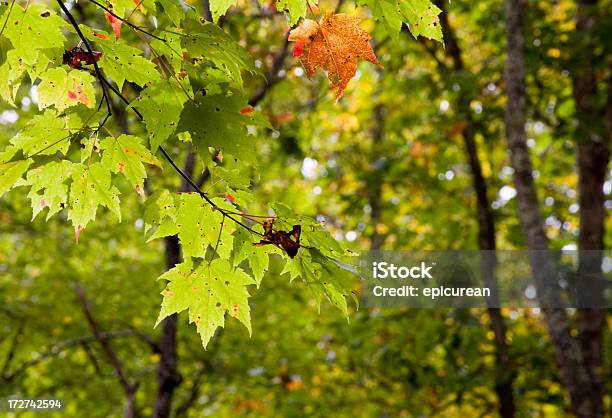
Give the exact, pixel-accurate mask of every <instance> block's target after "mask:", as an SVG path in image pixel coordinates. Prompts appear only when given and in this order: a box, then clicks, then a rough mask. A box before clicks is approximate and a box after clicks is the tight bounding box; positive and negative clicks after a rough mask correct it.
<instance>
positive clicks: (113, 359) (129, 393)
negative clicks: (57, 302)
mask: <svg viewBox="0 0 612 418" xmlns="http://www.w3.org/2000/svg"><path fill="white" fill-rule="evenodd" d="M75 290H76V294H77V299H78V301H79V303H80V305H81V308H82V309H83V313H84V314H85V318H86V319H87V322H88V323H89V328H90V329H91V331H92V333H93V335H94V337H95V339H96V341H98V342H99V343H100V346H101V347H102V351H103V352H104V354H105V355H106V357H107V359H108V361H109V362H110V363H111V365H112V367H113V369H114V370H115V375H116V376H117V378H118V380H119V383H120V384H121V386H122V387H123V391H124V392H125V395H126V398H127V404H126V409H125V416H126V418H133V417H134V416H135V408H134V394H135V392H136V389H137V388H138V383H137V382H130V381H129V380H128V378H127V375H126V373H125V371H124V369H123V365H122V364H121V361H120V360H119V357H118V356H117V354H116V353H115V351H114V350H113V348H112V346H111V344H110V342H109V340H108V338H106V337H105V336H104V334H103V333H102V332H100V328H99V326H98V323H97V322H96V320H95V318H94V317H93V314H92V312H91V309H90V308H89V304H88V303H87V298H86V297H85V290H84V289H83V287H82V286H81V285H80V283H76V285H75Z"/></svg>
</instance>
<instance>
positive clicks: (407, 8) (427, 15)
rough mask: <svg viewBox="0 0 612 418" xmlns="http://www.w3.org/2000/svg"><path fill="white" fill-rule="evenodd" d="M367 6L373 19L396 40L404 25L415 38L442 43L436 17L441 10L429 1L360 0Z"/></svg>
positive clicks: (360, 2)
mask: <svg viewBox="0 0 612 418" xmlns="http://www.w3.org/2000/svg"><path fill="white" fill-rule="evenodd" d="M359 4H360V5H364V4H367V5H368V6H369V7H370V9H371V10H372V14H373V16H374V18H375V19H376V20H378V21H380V22H383V24H384V27H385V29H386V31H387V33H388V34H389V35H390V36H391V37H392V38H393V39H397V38H398V35H399V32H400V30H401V28H402V24H403V23H406V25H408V28H409V29H410V33H412V35H413V36H414V37H415V38H418V37H419V36H424V37H426V38H429V39H434V40H436V41H439V42H443V41H442V28H441V27H440V19H439V17H438V15H439V14H440V12H441V10H440V9H439V8H438V7H437V6H435V5H434V4H433V3H432V2H431V0H361V1H359Z"/></svg>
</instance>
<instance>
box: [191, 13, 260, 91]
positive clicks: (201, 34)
mask: <svg viewBox="0 0 612 418" xmlns="http://www.w3.org/2000/svg"><path fill="white" fill-rule="evenodd" d="M183 27H184V30H185V35H184V36H182V37H181V46H182V47H183V48H184V49H185V50H187V51H188V53H189V59H190V64H191V65H193V68H192V70H191V71H189V73H190V74H191V76H192V77H198V76H199V77H203V81H204V82H206V83H208V84H219V83H229V84H230V86H232V87H235V88H238V89H240V88H242V86H243V80H242V72H245V71H248V72H250V73H252V74H257V73H259V71H258V70H257V69H256V67H255V65H254V63H253V59H252V58H251V57H250V56H249V54H248V52H247V51H246V50H245V49H244V48H243V47H241V46H240V45H238V43H237V42H236V41H234V40H233V39H232V38H231V37H230V36H229V35H227V34H226V33H225V32H224V31H223V30H222V29H221V28H219V27H218V26H217V25H214V24H212V23H210V22H200V21H198V20H195V19H187V20H186V21H185V23H184V24H183ZM199 73H203V75H202V74H199ZM204 88H205V89H206V90H209V88H210V86H204ZM217 92H218V91H216V90H215V91H212V93H217Z"/></svg>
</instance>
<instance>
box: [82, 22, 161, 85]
mask: <svg viewBox="0 0 612 418" xmlns="http://www.w3.org/2000/svg"><path fill="white" fill-rule="evenodd" d="M80 28H81V30H82V31H83V34H84V35H85V36H86V37H87V39H89V40H91V41H93V42H94V43H95V45H96V47H97V48H98V49H100V50H101V52H102V58H100V61H98V65H99V66H100V68H102V70H103V71H104V74H105V75H107V76H108V77H110V78H112V79H113V81H114V82H115V83H116V84H117V86H119V90H121V89H122V88H123V83H124V82H125V80H127V81H130V82H132V83H136V84H138V85H139V86H145V85H146V84H147V83H148V82H154V81H157V80H160V79H161V76H160V74H159V72H158V71H157V70H156V68H155V64H153V63H152V62H151V61H149V60H148V59H146V58H144V57H143V56H142V51H141V50H140V49H138V48H134V47H131V46H129V45H128V44H127V43H126V41H124V40H122V39H118V40H115V38H114V36H113V37H112V38H111V37H110V36H109V35H108V33H106V32H104V31H96V32H95V34H94V32H93V30H92V29H91V28H89V27H87V26H82V25H81V26H80Z"/></svg>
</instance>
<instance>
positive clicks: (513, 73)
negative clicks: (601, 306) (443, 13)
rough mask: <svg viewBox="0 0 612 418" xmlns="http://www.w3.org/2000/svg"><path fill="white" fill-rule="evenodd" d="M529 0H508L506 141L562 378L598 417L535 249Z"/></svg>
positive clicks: (540, 244)
mask: <svg viewBox="0 0 612 418" xmlns="http://www.w3.org/2000/svg"><path fill="white" fill-rule="evenodd" d="M524 10H525V5H524V4H523V2H522V1H521V0H506V36H507V40H508V47H507V48H508V57H507V61H506V71H505V74H504V80H505V83H506V94H507V99H508V103H507V107H506V117H505V125H506V141H507V143H508V148H509V150H510V161H511V165H512V167H513V168H514V183H515V186H516V189H517V201H518V209H519V217H520V220H521V226H522V229H523V234H524V236H525V241H526V244H527V248H528V249H529V250H530V251H531V252H530V257H529V259H530V263H531V268H532V271H533V275H534V278H535V282H536V288H537V290H538V295H539V298H540V302H541V303H542V304H543V308H542V313H543V315H544V320H545V322H546V326H547V329H548V334H549V336H550V339H551V341H552V344H553V346H554V348H555V356H556V360H557V364H558V366H559V369H560V372H561V373H560V374H561V381H562V382H563V384H564V386H565V388H566V389H567V391H568V392H569V396H570V400H571V404H572V409H573V411H574V413H575V414H576V415H577V416H578V417H580V418H594V417H596V415H593V414H594V406H593V404H592V402H591V393H590V391H591V388H592V385H591V380H590V379H589V375H588V373H587V371H586V369H585V367H584V361H583V356H582V350H581V348H580V345H579V344H578V343H577V342H576V340H574V338H572V337H571V335H570V329H569V324H568V318H567V314H566V312H565V310H564V309H555V308H551V307H550V306H555V305H556V306H560V305H557V303H558V298H559V295H558V294H557V293H556V292H554V291H552V292H551V291H550V289H551V287H550V286H548V287H547V286H546V283H547V282H549V283H550V282H551V281H552V279H554V277H555V275H556V273H555V271H554V268H553V266H552V264H551V260H550V259H549V258H548V257H547V256H546V255H545V253H537V252H534V250H548V242H547V239H546V235H545V232H544V226H543V224H542V221H541V218H540V209H539V203H538V198H537V194H536V188H535V183H534V179H533V174H532V165H531V159H530V156H529V151H528V148H527V141H526V139H527V138H526V132H525V122H526V92H525V71H526V70H525V56H524V36H523V30H524V27H523V20H524V16H523V14H524Z"/></svg>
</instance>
